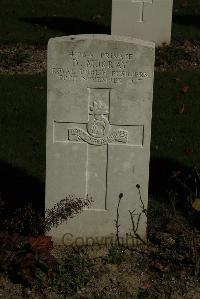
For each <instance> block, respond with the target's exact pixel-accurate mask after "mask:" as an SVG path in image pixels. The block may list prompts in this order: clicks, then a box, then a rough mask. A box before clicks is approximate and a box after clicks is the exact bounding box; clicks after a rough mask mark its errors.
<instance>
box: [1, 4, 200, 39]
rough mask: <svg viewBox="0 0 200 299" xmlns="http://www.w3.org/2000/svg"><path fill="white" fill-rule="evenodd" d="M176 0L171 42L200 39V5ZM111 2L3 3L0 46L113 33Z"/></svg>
mask: <svg viewBox="0 0 200 299" xmlns="http://www.w3.org/2000/svg"><path fill="white" fill-rule="evenodd" d="M183 2H184V1H182V0H174V13H173V15H174V18H173V28H172V40H183V39H193V40H195V39H196V40H199V39H200V30H199V26H200V21H199V15H200V2H199V0H192V1H187V6H186V7H184V5H183V4H181V3H183ZM111 5H112V1H111V0H101V1H99V0H73V1H72V0H59V1H53V0H48V1H47V0H46V1H42V0H38V1H37V4H36V1H34V0H15V1H12V0H1V10H0V43H22V44H23V43H28V44H44V45H46V44H47V41H48V39H49V38H50V37H55V36H61V35H70V34H80V33H110V23H111Z"/></svg>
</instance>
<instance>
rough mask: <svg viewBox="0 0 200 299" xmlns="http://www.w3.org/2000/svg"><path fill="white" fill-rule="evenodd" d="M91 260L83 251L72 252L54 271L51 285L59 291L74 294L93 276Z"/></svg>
mask: <svg viewBox="0 0 200 299" xmlns="http://www.w3.org/2000/svg"><path fill="white" fill-rule="evenodd" d="M92 266H93V263H92V262H91V260H90V259H89V258H88V257H87V256H86V255H84V254H82V253H77V252H76V253H71V254H69V255H68V256H67V257H66V258H65V259H64V260H63V261H61V262H60V263H59V265H58V268H57V270H56V271H54V272H53V274H52V277H51V279H50V281H49V285H50V286H51V287H52V288H54V289H56V290H57V292H58V293H63V294H65V295H68V296H69V295H73V294H74V293H76V292H77V291H78V290H79V289H81V288H82V287H84V286H85V285H86V283H87V282H88V281H89V280H90V279H91V276H92Z"/></svg>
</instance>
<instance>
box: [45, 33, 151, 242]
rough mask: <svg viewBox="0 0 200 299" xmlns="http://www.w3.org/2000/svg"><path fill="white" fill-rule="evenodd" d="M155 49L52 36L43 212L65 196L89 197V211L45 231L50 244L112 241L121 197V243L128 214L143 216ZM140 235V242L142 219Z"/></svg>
mask: <svg viewBox="0 0 200 299" xmlns="http://www.w3.org/2000/svg"><path fill="white" fill-rule="evenodd" d="M154 52H155V46H154V43H150V42H145V41H141V40H137V39H133V38H126V37H117V36H116V37H112V36H104V35H80V36H70V37H59V38H54V39H50V41H49V44H48V101H47V159H46V208H51V207H53V205H54V204H55V203H57V202H59V201H60V200H61V199H63V198H65V197H66V195H72V194H74V195H75V196H77V197H86V195H89V196H91V197H92V198H93V204H92V206H91V208H89V209H87V210H84V211H83V212H82V213H80V214H79V215H78V216H76V217H75V218H73V219H70V221H68V223H67V224H66V223H63V224H61V225H60V226H59V227H57V228H53V229H52V230H51V232H50V233H49V234H50V235H52V236H53V238H54V240H55V241H56V242H58V243H60V242H62V240H63V238H64V241H65V243H68V244H72V243H77V244H88V243H89V244H91V243H92V244H93V243H94V242H96V243H107V242H112V241H113V240H114V238H115V233H116V227H115V224H114V221H115V219H116V215H117V204H118V197H119V194H120V193H123V194H124V198H123V199H122V201H121V204H120V221H119V224H120V229H119V231H120V236H121V237H123V238H124V242H126V238H127V237H126V234H127V233H128V234H129V233H130V232H131V228H132V226H131V219H130V216H129V212H128V211H129V210H131V211H132V210H135V213H136V214H137V213H140V212H141V202H140V200H139V196H138V190H137V188H136V184H140V186H141V193H142V199H143V202H144V205H145V208H146V207H147V203H148V168H149V158H150V157H149V155H150V133H151V114H152V98H153V76H154V56H155V53H154ZM136 219H137V216H135V220H136ZM138 233H139V234H140V235H141V236H142V237H144V238H145V236H146V218H145V215H142V217H141V219H140V222H139V227H138ZM88 238H89V239H88Z"/></svg>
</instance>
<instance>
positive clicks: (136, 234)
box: [129, 210, 146, 245]
mask: <svg viewBox="0 0 200 299" xmlns="http://www.w3.org/2000/svg"><path fill="white" fill-rule="evenodd" d="M129 214H130V217H131V222H132V228H133V234H134V238H135V239H137V240H139V241H140V242H142V243H143V244H145V245H146V242H145V241H144V240H143V239H142V238H141V237H140V235H139V234H138V232H137V231H138V226H139V222H140V217H141V215H142V213H140V214H139V215H138V219H137V225H136V227H135V222H134V216H136V215H134V211H132V212H131V211H130V210H129Z"/></svg>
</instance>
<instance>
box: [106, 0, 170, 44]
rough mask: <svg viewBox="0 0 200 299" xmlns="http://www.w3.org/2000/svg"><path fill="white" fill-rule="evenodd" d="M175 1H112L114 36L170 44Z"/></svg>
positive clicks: (112, 29) (112, 28)
mask: <svg viewBox="0 0 200 299" xmlns="http://www.w3.org/2000/svg"><path fill="white" fill-rule="evenodd" d="M172 7H173V0H112V26H111V32H112V34H118V35H125V36H132V37H135V38H141V39H144V40H149V41H154V42H155V43H156V45H162V44H163V43H167V44H169V43H170V40H171V26H172Z"/></svg>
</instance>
